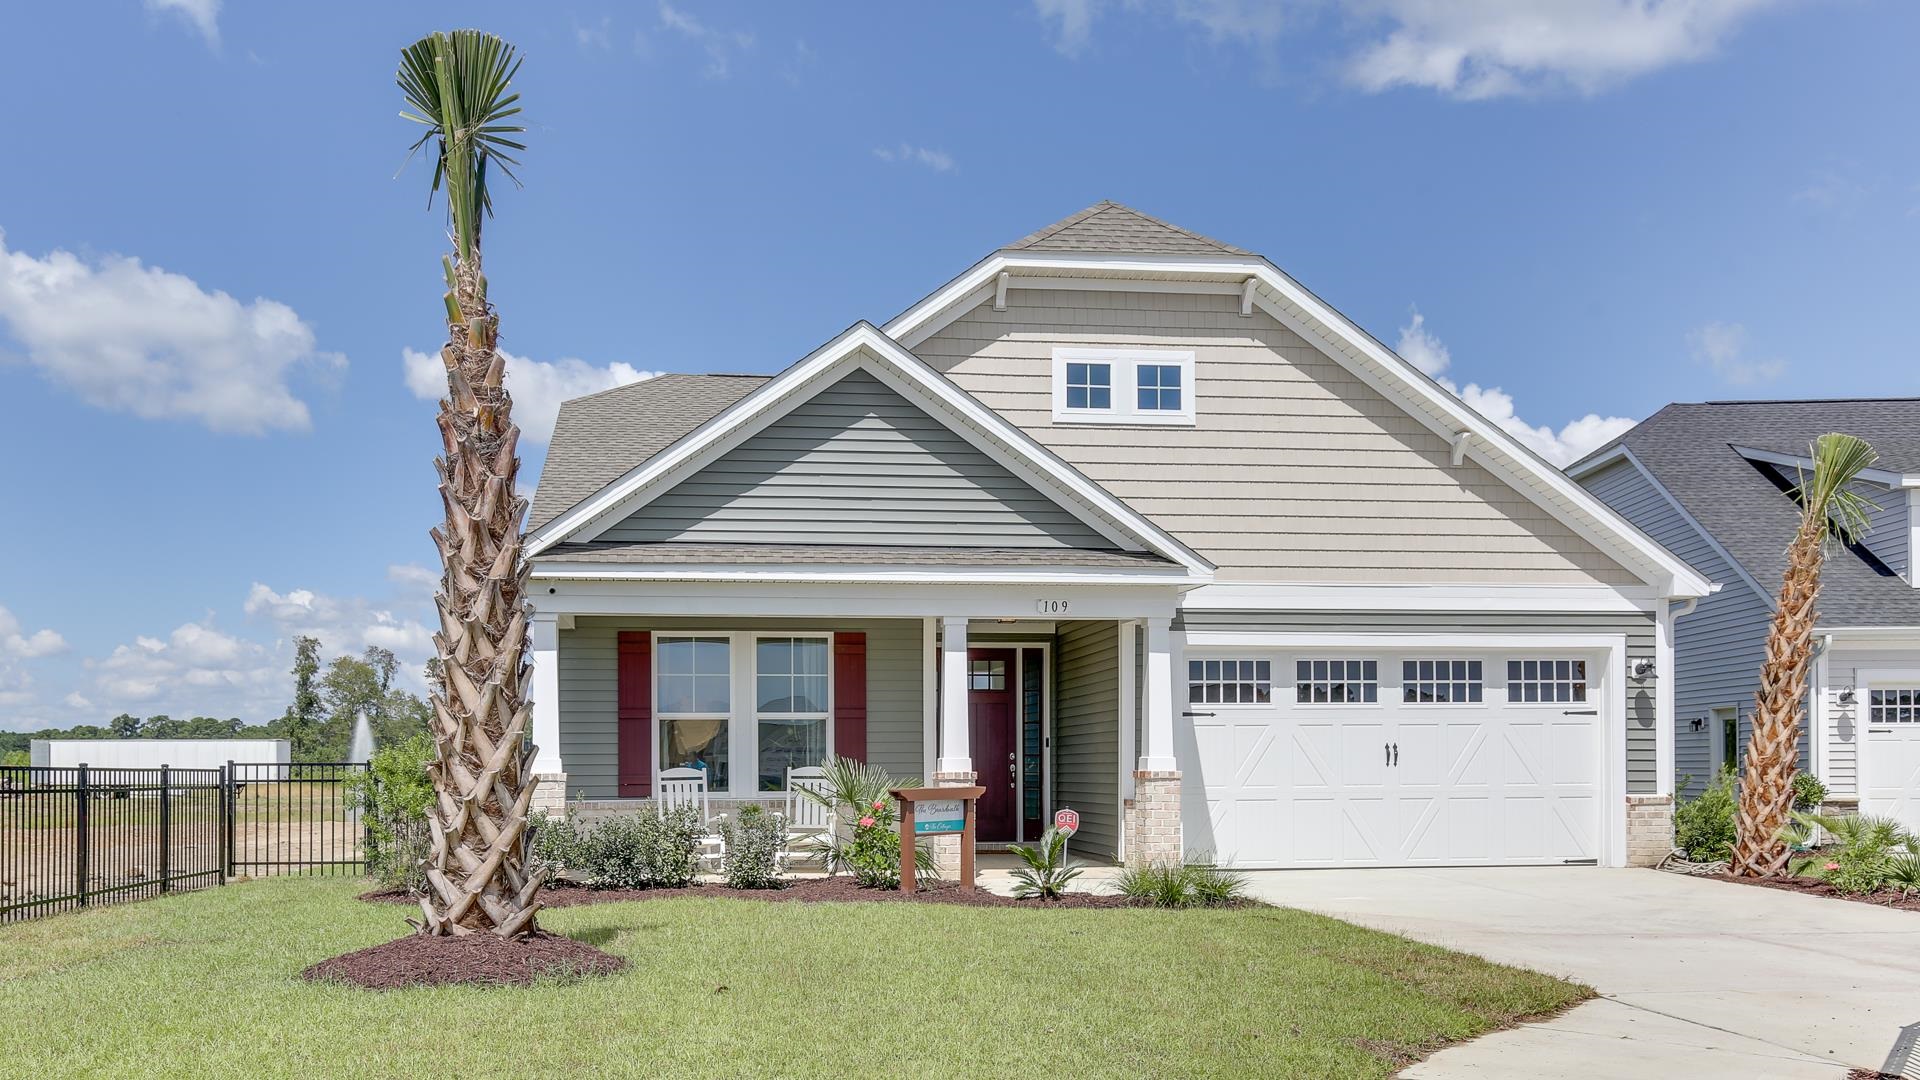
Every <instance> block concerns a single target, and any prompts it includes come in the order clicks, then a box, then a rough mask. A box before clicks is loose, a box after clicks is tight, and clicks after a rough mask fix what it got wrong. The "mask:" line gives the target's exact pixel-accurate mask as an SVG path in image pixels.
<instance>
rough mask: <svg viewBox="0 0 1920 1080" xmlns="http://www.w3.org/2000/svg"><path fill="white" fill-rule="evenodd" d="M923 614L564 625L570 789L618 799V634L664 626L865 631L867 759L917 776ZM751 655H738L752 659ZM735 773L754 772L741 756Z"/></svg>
mask: <svg viewBox="0 0 1920 1080" xmlns="http://www.w3.org/2000/svg"><path fill="white" fill-rule="evenodd" d="M921 629H922V627H921V622H920V620H919V619H840V620H826V619H710V618H673V619H669V618H654V619H643V618H627V617H611V616H608V617H601V616H585V615H583V616H580V617H579V618H578V619H576V620H575V623H574V628H573V629H572V630H562V631H560V756H561V759H562V760H563V761H564V762H565V764H566V767H567V792H568V794H569V795H580V796H583V797H585V798H589V799H613V798H618V797H619V790H620V785H619V768H620V752H619V714H618V705H619V686H618V648H617V645H618V640H619V633H620V631H622V630H650V631H653V632H655V633H660V632H673V631H680V632H683V633H684V632H687V631H709V630H710V631H715V632H721V631H734V630H758V631H765V632H767V633H779V632H781V631H783V630H784V631H788V632H799V631H820V630H827V631H865V633H866V635H867V760H868V761H871V762H874V763H876V764H878V765H880V766H882V767H883V768H885V769H886V770H887V771H888V772H889V773H891V774H893V775H894V776H896V777H909V776H919V775H920V773H921V771H922V769H923V768H924V758H925V743H924V730H925V724H924V721H923V717H922V713H921V709H922V707H923V703H922V699H921V694H920V680H921V673H922V662H921V652H920V634H921ZM752 660H753V658H752V657H751V656H744V657H743V656H735V657H734V663H735V664H743V663H746V664H750V663H752ZM734 768H735V769H736V770H740V769H746V770H748V771H745V772H740V771H736V772H735V774H734V775H735V776H751V775H753V774H752V772H751V769H752V766H751V763H746V762H740V761H736V762H735V763H734Z"/></svg>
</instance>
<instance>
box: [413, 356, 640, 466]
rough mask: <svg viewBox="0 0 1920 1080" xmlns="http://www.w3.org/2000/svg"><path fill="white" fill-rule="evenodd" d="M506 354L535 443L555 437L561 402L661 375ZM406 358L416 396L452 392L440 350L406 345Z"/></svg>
mask: <svg viewBox="0 0 1920 1080" xmlns="http://www.w3.org/2000/svg"><path fill="white" fill-rule="evenodd" d="M500 354H501V355H502V356H504V357H506V358H507V392H508V393H509V394H512V395H513V419H514V421H515V422H516V423H518V424H519V425H520V433H521V437H522V438H524V439H526V440H527V441H528V442H530V443H543V444H544V443H546V442H547V441H548V440H549V439H552V438H553V422H554V420H556V419H557V418H558V417H559V416H560V403H561V402H563V401H567V400H569V399H571V398H577V397H581V396H584V395H586V394H594V393H598V392H600V391H602V390H611V389H613V388H614V387H616V386H625V385H627V384H628V383H636V382H639V381H641V380H642V379H651V378H653V377H654V376H656V375H659V374H660V372H658V371H642V370H640V369H639V368H637V367H634V366H633V365H632V364H627V363H622V362H620V361H617V360H616V361H614V362H613V363H611V364H608V365H606V366H605V367H596V366H595V365H593V364H589V363H587V362H586V361H585V360H579V359H575V358H573V357H565V358H562V359H559V360H555V361H553V362H551V363H549V362H547V361H545V360H529V359H527V358H526V357H523V356H515V355H513V354H512V353H510V352H507V351H506V350H504V349H502V350H501V353H500ZM400 362H401V365H402V368H403V372H404V375H405V377H406V381H407V389H409V390H411V391H413V396H414V397H417V398H419V399H420V400H422V401H439V400H440V399H441V398H443V397H445V396H446V393H447V366H446V365H445V364H443V363H441V362H440V357H439V355H438V354H436V353H423V352H420V351H418V350H416V349H402V350H401V351H400Z"/></svg>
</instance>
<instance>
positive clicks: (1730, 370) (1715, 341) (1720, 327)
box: [1687, 322, 1787, 386]
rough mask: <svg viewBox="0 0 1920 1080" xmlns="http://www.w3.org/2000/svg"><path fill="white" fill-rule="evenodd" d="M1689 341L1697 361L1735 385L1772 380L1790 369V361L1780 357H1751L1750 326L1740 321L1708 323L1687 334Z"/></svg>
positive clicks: (1723, 379)
mask: <svg viewBox="0 0 1920 1080" xmlns="http://www.w3.org/2000/svg"><path fill="white" fill-rule="evenodd" d="M1687 344H1688V346H1689V347H1690V348H1691V349H1692V351H1693V358H1694V360H1695V361H1696V362H1698V363H1702V364H1705V365H1707V366H1708V367H1710V368H1712V369H1713V373H1714V374H1715V375H1718V376H1719V377H1720V379H1721V381H1723V382H1726V383H1728V384H1730V385H1733V386H1751V385H1752V384H1754V383H1763V382H1772V381H1773V380H1774V379H1777V378H1779V377H1780V376H1781V375H1782V374H1783V373H1785V372H1786V370H1787V362H1786V361H1785V360H1781V359H1779V358H1778V357H1770V358H1768V359H1764V360H1762V359H1757V358H1754V357H1750V356H1748V355H1747V328H1746V327H1745V326H1742V325H1741V324H1739V323H1722V322H1710V323H1707V324H1705V325H1703V326H1701V327H1699V328H1697V329H1695V330H1694V331H1693V332H1691V333H1689V334H1688V335H1687Z"/></svg>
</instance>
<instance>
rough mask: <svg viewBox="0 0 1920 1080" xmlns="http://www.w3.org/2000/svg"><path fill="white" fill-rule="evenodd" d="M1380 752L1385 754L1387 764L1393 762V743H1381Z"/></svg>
mask: <svg viewBox="0 0 1920 1080" xmlns="http://www.w3.org/2000/svg"><path fill="white" fill-rule="evenodd" d="M1380 752H1381V753H1383V754H1385V755H1387V764H1389V765H1391V764H1393V744H1392V743H1381V744H1380Z"/></svg>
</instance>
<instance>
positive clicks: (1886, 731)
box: [1867, 727, 1893, 735]
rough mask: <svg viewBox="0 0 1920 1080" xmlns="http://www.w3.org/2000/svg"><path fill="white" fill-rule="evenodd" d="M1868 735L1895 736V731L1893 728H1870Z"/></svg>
mask: <svg viewBox="0 0 1920 1080" xmlns="http://www.w3.org/2000/svg"><path fill="white" fill-rule="evenodd" d="M1867 734H1869V735H1891V734H1893V729H1892V728H1890V727H1870V728H1868V729H1867Z"/></svg>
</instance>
